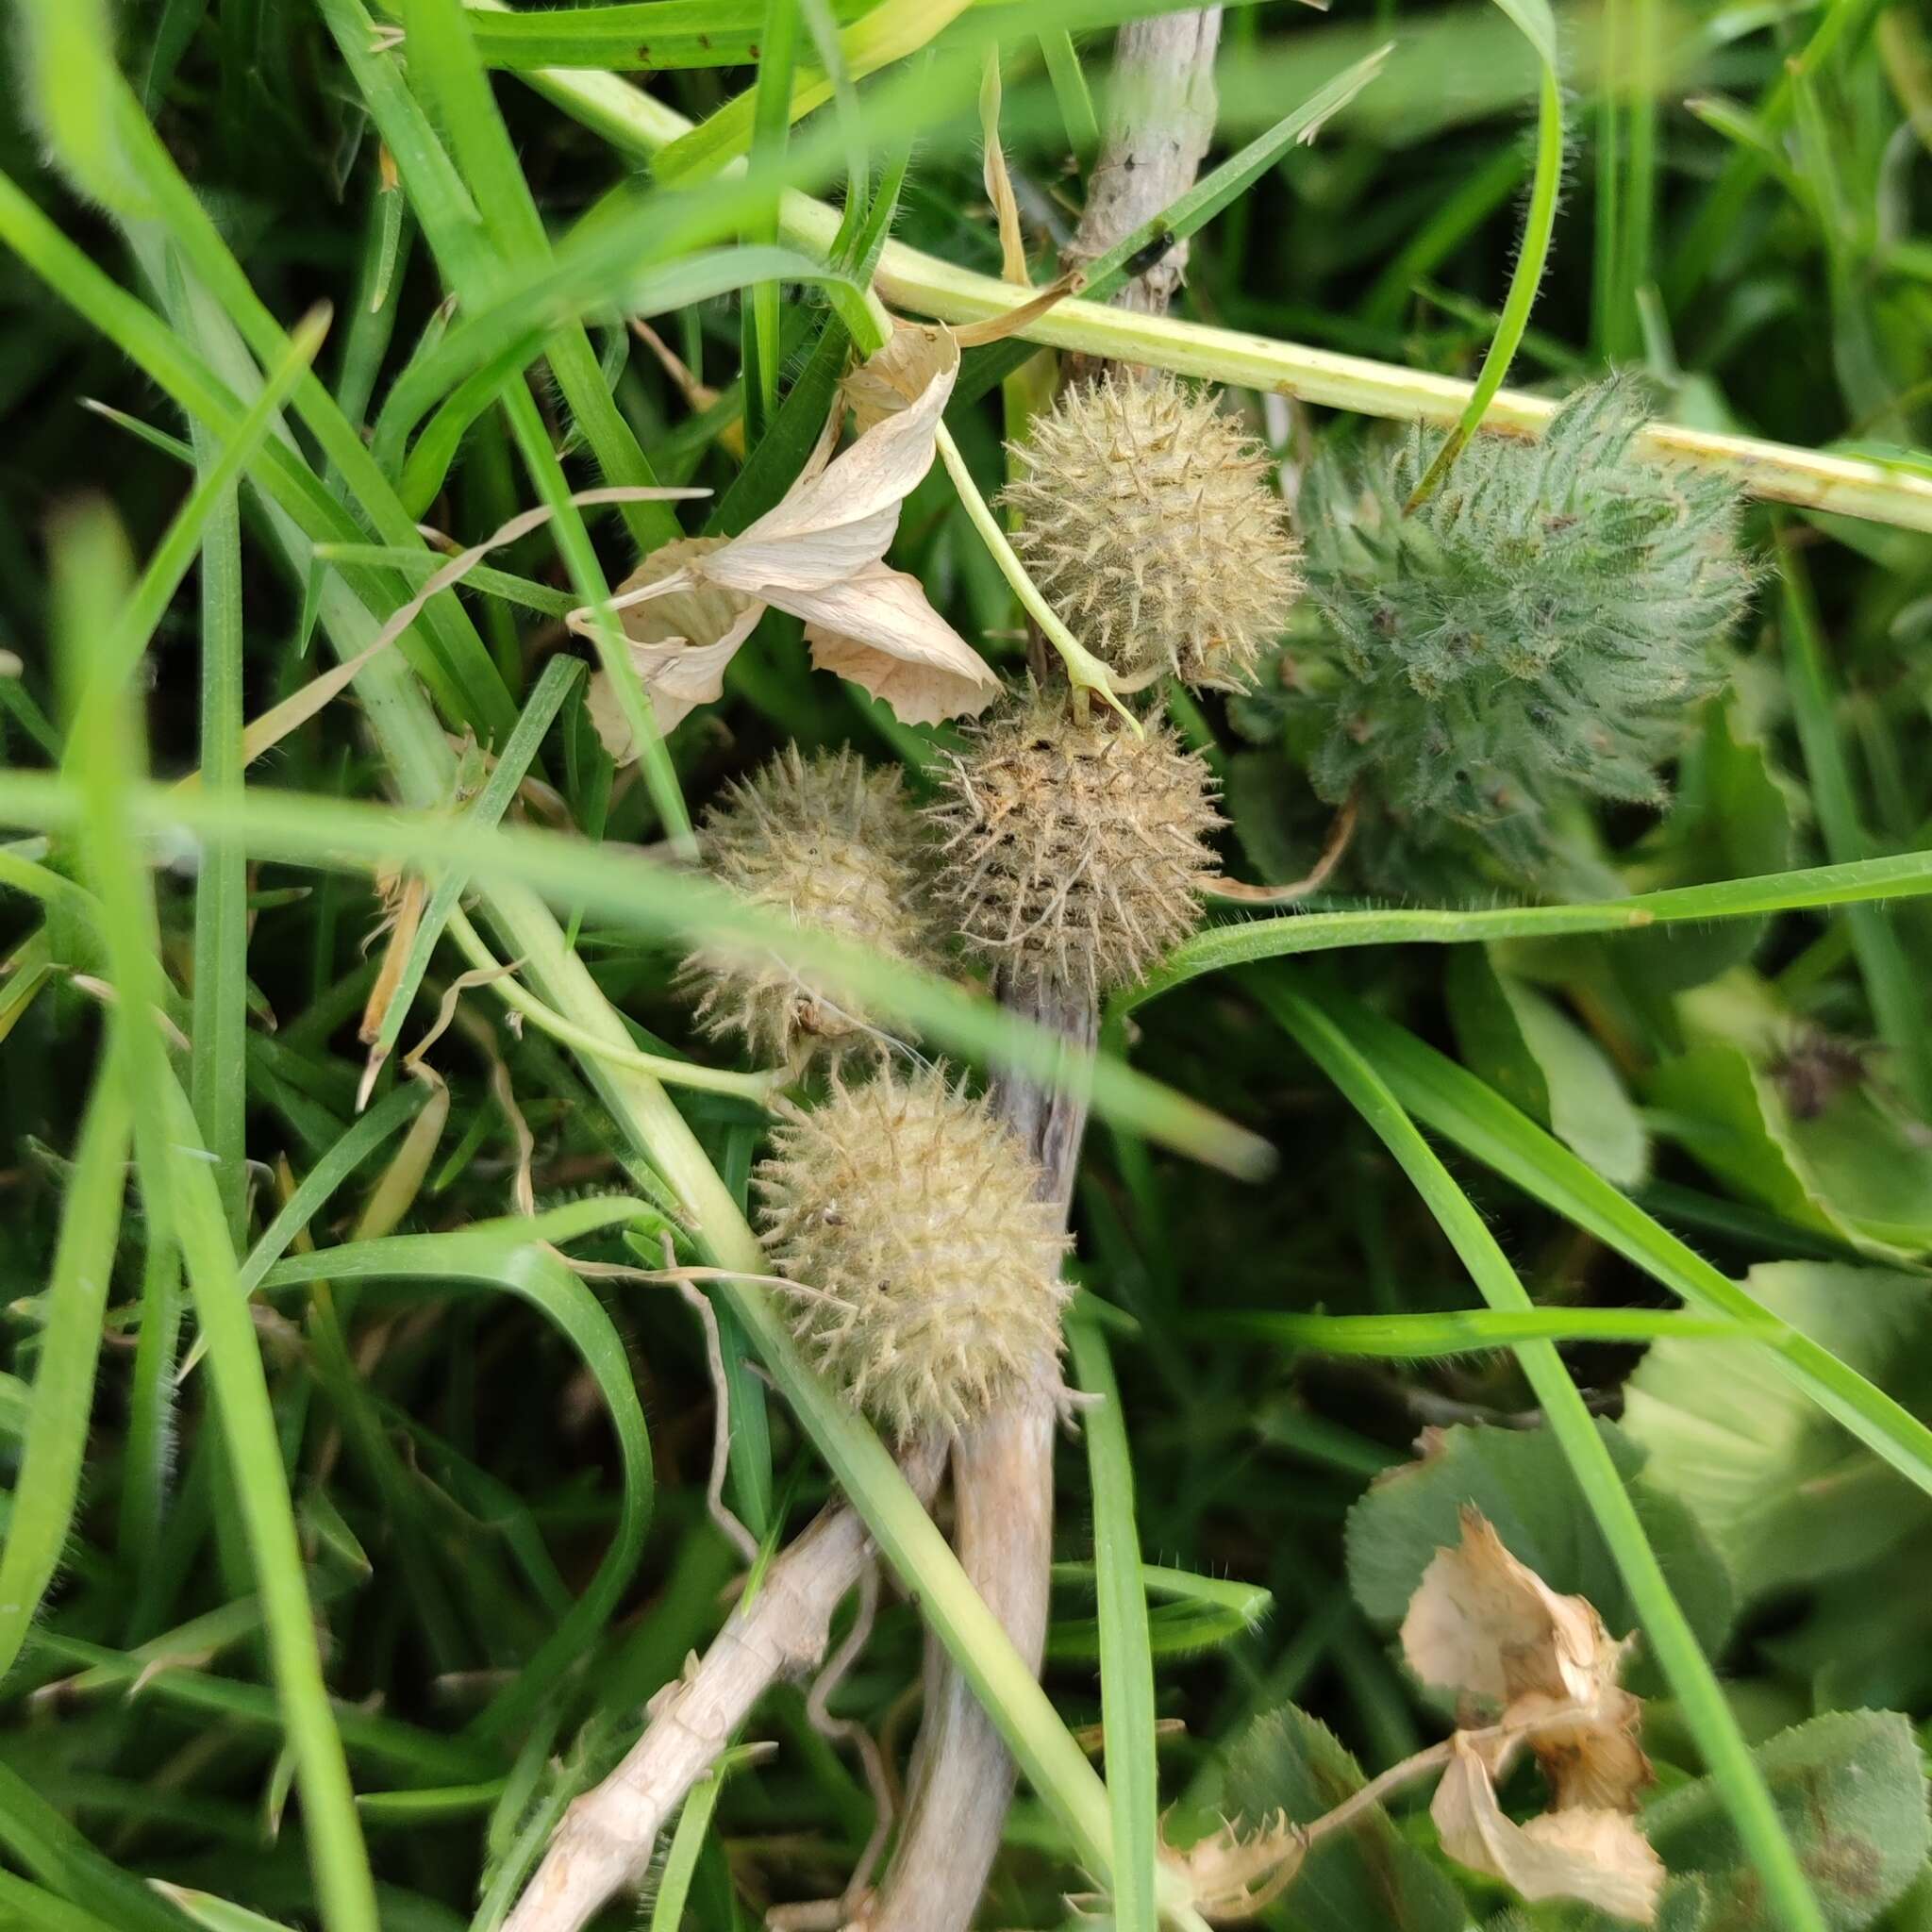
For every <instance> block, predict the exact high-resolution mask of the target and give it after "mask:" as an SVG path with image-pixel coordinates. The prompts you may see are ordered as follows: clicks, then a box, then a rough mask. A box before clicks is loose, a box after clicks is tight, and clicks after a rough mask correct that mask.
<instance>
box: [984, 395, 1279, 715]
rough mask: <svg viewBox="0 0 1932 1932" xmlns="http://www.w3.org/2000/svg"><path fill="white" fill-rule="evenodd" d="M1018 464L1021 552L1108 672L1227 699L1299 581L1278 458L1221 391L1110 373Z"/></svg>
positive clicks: (1056, 415) (1034, 433)
mask: <svg viewBox="0 0 1932 1932" xmlns="http://www.w3.org/2000/svg"><path fill="white" fill-rule="evenodd" d="M1011 454H1012V456H1013V458H1014V461H1015V475H1014V478H1013V481H1012V482H1011V483H1010V484H1009V485H1008V488H1007V490H1006V491H1005V493H1004V495H1003V497H1002V499H1001V500H1002V501H1003V502H1005V503H1007V504H1009V505H1011V506H1012V507H1013V508H1016V509H1018V510H1019V511H1020V513H1021V515H1022V516H1023V517H1024V519H1025V521H1024V525H1023V526H1022V527H1021V528H1020V529H1018V530H1016V531H1015V532H1014V534H1013V547H1014V548H1015V549H1016V550H1017V551H1018V552H1019V553H1020V556H1021V558H1023V559H1024V562H1025V564H1026V567H1027V569H1028V570H1029V571H1030V572H1031V573H1032V575H1033V577H1034V579H1035V581H1036V582H1037V583H1038V584H1039V585H1040V587H1041V590H1043V591H1045V592H1046V594H1047V595H1048V597H1049V598H1051V599H1052V601H1053V603H1054V605H1055V607H1056V608H1058V610H1059V612H1060V614H1061V615H1062V616H1063V617H1064V618H1065V619H1066V620H1067V622H1068V623H1069V624H1070V625H1072V626H1073V628H1074V630H1075V631H1076V632H1078V633H1079V635H1080V638H1081V641H1083V642H1084V643H1085V644H1086V645H1087V646H1088V648H1089V649H1090V650H1091V651H1092V652H1093V653H1094V654H1095V656H1097V657H1098V658H1101V659H1102V660H1103V661H1104V662H1105V663H1106V664H1107V665H1108V668H1109V669H1110V670H1113V671H1115V672H1117V673H1120V674H1121V675H1124V676H1127V677H1130V678H1131V677H1136V676H1140V675H1158V674H1160V673H1162V672H1168V671H1172V672H1173V673H1174V675H1176V676H1178V677H1179V678H1181V679H1182V680H1183V682H1185V683H1187V684H1190V685H1194V686H1197V687H1202V686H1207V687H1213V688H1215V689H1218V690H1224V691H1235V690H1239V689H1241V687H1242V686H1243V685H1245V684H1246V683H1247V682H1248V681H1249V680H1250V678H1252V676H1253V675H1254V669H1255V663H1256V659H1257V657H1258V656H1259V654H1260V652H1261V651H1262V649H1263V648H1264V647H1265V646H1267V645H1269V644H1271V643H1272V642H1273V641H1274V639H1275V637H1276V636H1277V635H1278V634H1279V632H1280V630H1281V627H1282V625H1284V624H1285V623H1286V622H1287V620H1288V613H1289V609H1290V608H1291V605H1292V604H1293V603H1294V600H1295V597H1296V595H1297V594H1298V593H1299V591H1300V590H1301V577H1300V575H1299V573H1298V572H1297V570H1296V568H1295V558H1296V547H1295V541H1294V539H1293V537H1292V536H1291V533H1290V530H1289V523H1288V508H1287V506H1286V505H1284V504H1283V502H1282V501H1281V499H1280V497H1279V496H1277V495H1276V494H1275V493H1274V490H1273V489H1272V488H1271V487H1270V483H1269V477H1268V473H1269V468H1270V458H1269V456H1268V452H1267V451H1266V450H1265V449H1264V448H1263V447H1262V446H1261V444H1260V443H1258V442H1257V441H1255V440H1254V439H1253V438H1252V437H1250V436H1249V435H1247V434H1246V432H1245V431H1244V430H1243V429H1242V428H1241V425H1240V424H1239V423H1237V422H1236V421H1235V420H1234V419H1233V418H1232V417H1231V416H1229V415H1228V414H1227V412H1226V411H1225V410H1224V409H1222V408H1219V407H1218V405H1217V401H1216V398H1215V394H1214V391H1211V390H1205V391H1197V390H1194V389H1192V388H1191V387H1190V386H1189V385H1187V384H1185V383H1182V382H1178V381H1176V380H1175V378H1174V377H1173V376H1171V375H1164V376H1162V377H1160V378H1159V380H1158V381H1157V382H1154V383H1153V384H1151V385H1149V384H1142V383H1139V382H1136V381H1134V380H1132V379H1131V378H1129V377H1124V376H1123V375H1120V374H1119V373H1118V372H1114V371H1110V372H1109V373H1108V375H1106V376H1104V377H1103V378H1101V379H1100V380H1099V381H1097V382H1092V383H1085V384H1082V385H1081V386H1080V387H1078V388H1076V389H1073V390H1069V391H1067V392H1066V393H1065V394H1064V395H1063V396H1061V398H1060V399H1059V402H1058V405H1057V406H1056V407H1055V408H1053V409H1052V410H1051V411H1049V412H1047V413H1045V414H1042V415H1040V416H1037V417H1035V418H1034V420H1033V422H1032V424H1031V425H1030V426H1029V428H1028V430H1027V435H1026V440H1025V441H1024V442H1021V443H1016V444H1014V445H1013V446H1012V450H1011Z"/></svg>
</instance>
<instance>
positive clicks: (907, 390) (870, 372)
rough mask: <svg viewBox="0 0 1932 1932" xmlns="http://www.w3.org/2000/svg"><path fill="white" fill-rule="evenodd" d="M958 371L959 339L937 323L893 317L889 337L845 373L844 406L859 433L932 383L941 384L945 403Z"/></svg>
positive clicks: (892, 412) (943, 406) (891, 413)
mask: <svg viewBox="0 0 1932 1932" xmlns="http://www.w3.org/2000/svg"><path fill="white" fill-rule="evenodd" d="M958 375H959V339H958V336H956V335H955V334H954V333H953V331H952V330H951V329H949V328H948V327H947V326H946V325H945V324H944V323H942V322H937V323H930V324H928V323H920V322H906V321H903V320H902V319H901V318H900V317H898V316H896V315H895V316H894V317H893V318H892V334H891V340H890V341H888V342H886V344H885V345H884V347H883V348H879V349H876V350H874V352H873V353H872V354H871V355H870V356H868V357H867V358H865V360H864V361H863V362H861V363H860V364H859V365H858V368H856V369H854V370H853V371H852V372H851V373H850V374H849V375H847V376H846V378H845V382H844V391H845V404H846V407H847V408H849V409H850V410H851V411H852V415H853V420H854V421H855V422H856V423H857V424H858V430H859V433H860V434H861V435H863V434H864V433H865V431H867V430H868V429H870V428H871V427H872V426H873V425H874V424H875V423H881V422H883V421H884V420H885V419H886V418H887V417H888V416H896V415H897V414H898V413H899V412H900V410H902V409H904V408H907V407H908V405H909V404H912V403H916V402H917V401H918V400H919V399H920V397H921V396H923V395H924V394H925V393H926V391H928V390H929V389H930V388H931V387H932V385H933V384H934V383H936V382H938V383H942V384H943V385H944V398H943V399H942V400H941V404H940V407H941V409H943V408H945V404H946V402H947V401H950V400H951V398H952V394H953V384H954V383H955V382H956V381H957V380H958Z"/></svg>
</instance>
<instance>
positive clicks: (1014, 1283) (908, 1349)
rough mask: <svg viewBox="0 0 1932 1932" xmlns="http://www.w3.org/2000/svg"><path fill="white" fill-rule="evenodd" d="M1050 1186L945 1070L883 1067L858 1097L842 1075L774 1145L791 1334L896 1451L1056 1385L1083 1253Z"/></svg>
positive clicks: (768, 1202) (775, 1217)
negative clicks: (1068, 1257) (1075, 1268)
mask: <svg viewBox="0 0 1932 1932" xmlns="http://www.w3.org/2000/svg"><path fill="white" fill-rule="evenodd" d="M1038 1179H1039V1175H1038V1173H1037V1171H1036V1170H1035V1168H1034V1166H1033V1164H1032V1162H1031V1161H1029V1160H1028V1159H1027V1158H1026V1157H1025V1154H1024V1151H1023V1150H1022V1148H1021V1145H1020V1142H1019V1141H1017V1140H1016V1139H1014V1137H1013V1135H1012V1134H1011V1133H1010V1132H1009V1131H1008V1129H1007V1128H1006V1127H1005V1126H1003V1125H1002V1124H1000V1122H998V1121H997V1120H995V1119H994V1118H993V1116H992V1114H991V1111H990V1109H989V1108H988V1106H987V1103H986V1101H985V1100H984V1099H978V1100H974V1099H969V1098H968V1097H967V1096H966V1094H964V1093H963V1092H961V1091H959V1090H958V1089H957V1088H955V1087H954V1086H953V1085H952V1084H951V1083H950V1082H949V1081H948V1079H947V1077H946V1074H945V1072H944V1070H943V1069H942V1068H931V1069H927V1070H925V1071H924V1072H922V1073H919V1074H912V1075H909V1076H907V1075H901V1074H898V1073H896V1072H894V1071H892V1070H891V1069H890V1068H882V1069H881V1070H880V1072H879V1074H877V1075H876V1077H874V1078H873V1079H871V1080H868V1081H866V1082H865V1083H864V1084H862V1085H859V1086H847V1085H845V1084H844V1083H843V1082H842V1081H841V1080H839V1079H838V1078H837V1076H836V1074H835V1076H834V1079H833V1082H832V1088H831V1091H830V1093H829V1095H828V1096H827V1097H826V1099H825V1100H824V1101H823V1102H822V1103H821V1104H820V1105H819V1106H817V1107H815V1108H812V1109H811V1110H810V1111H809V1112H806V1111H803V1110H800V1109H797V1108H793V1109H791V1111H790V1113H789V1114H788V1115H787V1116H786V1118H785V1119H784V1120H783V1122H782V1123H781V1124H780V1125H779V1126H778V1127H777V1128H776V1129H775V1130H774V1134H773V1153H772V1155H771V1157H770V1158H768V1159H766V1160H764V1161H762V1162H760V1163H759V1166H758V1174H757V1180H758V1197H759V1207H760V1209H761V1215H762V1220H763V1224H764V1241H765V1246H766V1249H767V1251H768V1252H769V1253H770V1254H771V1256H772V1258H773V1260H774V1263H775V1265H776V1266H777V1268H778V1269H779V1271H780V1272H781V1273H782V1274H784V1275H785V1276H786V1277H787V1278H788V1279H789V1280H791V1281H793V1282H795V1283H797V1284H798V1288H797V1291H796V1293H795V1295H793V1296H792V1297H791V1308H790V1316H791V1330H792V1333H793V1334H794V1335H795V1336H796V1337H797V1339H798V1343H799V1346H800V1347H801V1348H802V1349H803V1350H804V1351H805V1353H806V1355H807V1357H808V1358H809V1359H810V1360H811V1361H812V1362H813V1363H814V1364H815V1365H816V1366H817V1367H818V1368H819V1369H820V1370H821V1371H822V1372H823V1373H824V1374H825V1375H826V1376H827V1377H828V1379H830V1380H831V1381H832V1382H833V1383H835V1384H836V1385H837V1386H838V1387H840V1388H841V1389H843V1390H844V1391H846V1392H847V1393H848V1394H849V1395H850V1396H851V1398H852V1401H853V1402H854V1404H855V1405H856V1406H857V1407H859V1408H861V1409H863V1410H864V1411H865V1412H866V1413H867V1414H868V1415H870V1416H871V1417H873V1419H874V1421H875V1422H877V1423H878V1424H881V1425H882V1426H883V1427H885V1428H887V1429H888V1430H890V1431H891V1433H892V1434H893V1435H895V1436H897V1437H900V1438H904V1437H908V1436H910V1435H913V1434H916V1433H918V1432H919V1431H921V1430H924V1429H930V1428H939V1429H958V1428H960V1427H963V1426H964V1425H965V1424H968V1423H970V1422H972V1421H973V1420H974V1418H976V1417H978V1416H981V1415H984V1414H985V1413H986V1412H987V1411H988V1410H989V1409H991V1408H993V1407H997V1406H999V1405H1002V1404H1004V1403H1005V1402H1006V1401H1008V1399H1009V1398H1011V1397H1012V1396H1013V1395H1015V1394H1017V1393H1018V1392H1020V1391H1021V1390H1022V1389H1024V1387H1025V1386H1026V1385H1027V1384H1029V1383H1039V1382H1044V1381H1050V1382H1051V1383H1052V1385H1053V1386H1055V1387H1058V1374H1059V1372H1058V1355H1059V1345H1060V1324H1059V1315H1060V1305H1061V1303H1062V1302H1063V1301H1064V1300H1065V1298H1066V1293H1067V1291H1066V1289H1065V1288H1064V1287H1063V1286H1062V1284H1061V1282H1060V1279H1059V1262H1060V1257H1061V1255H1062V1254H1064V1253H1065V1251H1066V1248H1067V1241H1066V1238H1065V1236H1064V1235H1063V1234H1062V1233H1061V1232H1060V1229H1059V1224H1058V1218H1057V1217H1056V1215H1055V1213H1054V1211H1053V1209H1052V1208H1049V1207H1047V1205H1046V1204H1045V1203H1044V1202H1042V1201H1041V1200H1039V1199H1038V1198H1036V1196H1035V1193H1034V1189H1035V1185H1036V1183H1037V1181H1038Z"/></svg>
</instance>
